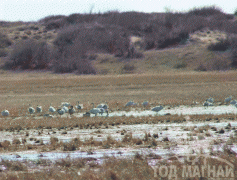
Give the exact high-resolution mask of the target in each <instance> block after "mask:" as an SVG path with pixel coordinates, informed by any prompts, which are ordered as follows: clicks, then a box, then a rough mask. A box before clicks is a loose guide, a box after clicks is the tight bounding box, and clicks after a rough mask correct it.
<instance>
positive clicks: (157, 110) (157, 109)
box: [151, 106, 163, 113]
mask: <svg viewBox="0 0 237 180" xmlns="http://www.w3.org/2000/svg"><path fill="white" fill-rule="evenodd" d="M162 109H163V106H156V107H154V108H152V109H151V110H152V111H155V112H156V113H158V112H159V111H161V110H162Z"/></svg>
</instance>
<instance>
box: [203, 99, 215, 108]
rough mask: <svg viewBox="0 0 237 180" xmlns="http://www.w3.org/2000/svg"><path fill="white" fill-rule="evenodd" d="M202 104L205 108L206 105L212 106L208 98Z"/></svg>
mask: <svg viewBox="0 0 237 180" xmlns="http://www.w3.org/2000/svg"><path fill="white" fill-rule="evenodd" d="M203 106H204V107H205V108H206V107H208V106H213V104H212V103H210V102H209V101H208V100H206V101H205V102H204V103H203Z"/></svg>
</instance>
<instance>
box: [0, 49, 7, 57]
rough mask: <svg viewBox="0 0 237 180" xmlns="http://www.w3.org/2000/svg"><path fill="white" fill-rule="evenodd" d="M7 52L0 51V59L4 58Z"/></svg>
mask: <svg viewBox="0 0 237 180" xmlns="http://www.w3.org/2000/svg"><path fill="white" fill-rule="evenodd" d="M6 56H7V51H6V50H5V49H0V57H6Z"/></svg>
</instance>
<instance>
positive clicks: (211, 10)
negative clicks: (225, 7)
mask: <svg viewBox="0 0 237 180" xmlns="http://www.w3.org/2000/svg"><path fill="white" fill-rule="evenodd" d="M187 14H188V15H195V16H204V17H208V16H212V15H217V14H224V13H223V12H222V10H221V9H220V8H218V7H216V6H210V7H202V8H194V9H193V10H191V11H189V12H188V13H187Z"/></svg>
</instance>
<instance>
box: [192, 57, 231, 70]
mask: <svg viewBox="0 0 237 180" xmlns="http://www.w3.org/2000/svg"><path fill="white" fill-rule="evenodd" d="M230 69H231V61H230V60H229V59H224V58H216V59H211V60H209V61H208V62H200V65H199V66H198V67H197V68H196V69H195V70H196V71H225V70H230Z"/></svg>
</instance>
